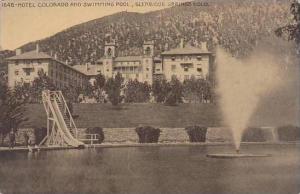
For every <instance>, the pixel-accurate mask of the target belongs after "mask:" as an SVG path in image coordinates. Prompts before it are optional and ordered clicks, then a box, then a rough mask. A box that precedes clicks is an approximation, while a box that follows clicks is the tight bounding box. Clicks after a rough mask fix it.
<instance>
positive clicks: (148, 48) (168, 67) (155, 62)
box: [7, 41, 212, 88]
mask: <svg viewBox="0 0 300 194" xmlns="http://www.w3.org/2000/svg"><path fill="white" fill-rule="evenodd" d="M117 53H118V52H117V44H116V42H114V41H112V42H106V43H105V47H104V54H103V57H102V58H101V59H99V60H98V61H97V63H96V64H95V65H91V64H85V65H75V66H69V65H67V64H66V63H63V62H61V61H59V60H57V59H56V57H52V56H50V55H48V54H46V53H44V52H40V51H39V49H38V46H37V49H36V50H34V51H30V52H26V53H20V51H17V52H16V56H13V57H10V58H8V59H7V61H8V84H9V86H10V87H14V86H15V85H16V84H18V83H23V84H31V83H32V82H33V80H34V79H35V78H36V77H38V72H39V71H41V70H43V72H45V73H46V75H47V76H49V77H50V79H51V80H52V81H53V83H54V85H55V86H57V87H58V88H63V87H69V86H75V87H84V85H85V84H86V83H87V81H90V82H91V83H93V82H94V80H95V77H96V76H97V75H98V74H100V73H101V74H103V75H104V76H105V77H106V78H110V77H113V76H115V75H116V74H117V73H118V72H119V73H121V74H122V76H123V78H124V80H125V81H128V80H135V79H137V80H138V81H140V82H147V83H149V84H152V83H153V80H154V79H156V78H165V79H166V80H168V81H170V80H171V79H172V77H176V78H177V79H179V80H180V81H184V80H185V79H190V78H192V77H194V78H196V79H207V78H208V76H209V73H210V67H211V63H212V53H211V52H209V51H208V50H207V48H206V44H205V43H202V44H201V47H192V46H184V44H183V42H181V44H180V47H178V48H175V49H171V50H169V51H165V52H163V53H161V55H160V56H154V41H145V42H144V44H143V54H142V55H139V56H118V54H117Z"/></svg>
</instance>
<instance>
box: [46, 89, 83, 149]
mask: <svg viewBox="0 0 300 194" xmlns="http://www.w3.org/2000/svg"><path fill="white" fill-rule="evenodd" d="M43 103H44V106H45V109H46V112H47V116H48V123H51V126H52V128H50V127H49V125H48V127H49V129H48V134H47V136H48V144H51V145H55V144H57V145H60V146H62V145H67V146H72V147H78V148H81V147H84V143H83V142H81V141H79V140H77V139H76V138H75V137H74V136H73V134H72V133H71V130H77V128H76V126H75V123H74V121H73V118H70V119H71V120H72V122H73V126H74V128H75V129H71V128H70V127H68V126H67V124H66V121H65V118H64V116H63V114H65V113H63V112H62V110H61V108H60V106H59V104H63V106H67V104H66V102H65V100H64V98H63V96H62V93H61V92H60V91H58V92H56V91H54V92H52V91H51V92H50V91H45V92H44V93H43ZM67 110H68V108H67ZM68 111H69V110H68ZM70 117H72V116H70ZM49 142H50V143H49Z"/></svg>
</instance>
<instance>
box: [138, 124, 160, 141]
mask: <svg viewBox="0 0 300 194" xmlns="http://www.w3.org/2000/svg"><path fill="white" fill-rule="evenodd" d="M135 132H136V133H137V135H138V137H139V143H157V142H158V139H159V135H160V132H161V130H160V129H158V128H154V127H151V126H143V127H137V128H136V129H135Z"/></svg>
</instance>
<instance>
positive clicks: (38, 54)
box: [6, 50, 86, 75]
mask: <svg viewBox="0 0 300 194" xmlns="http://www.w3.org/2000/svg"><path fill="white" fill-rule="evenodd" d="M26 59H28V60H30V59H31V60H32V59H52V60H55V61H57V62H59V63H60V64H62V65H64V66H67V67H68V68H70V69H73V70H74V71H77V72H79V73H81V74H85V73H84V72H82V71H79V70H77V69H76V68H74V67H72V66H70V65H67V64H65V63H64V62H62V61H59V60H57V59H55V58H53V57H51V56H50V55H48V54H46V53H44V52H37V51H36V50H33V51H29V52H26V53H23V54H20V55H16V56H13V57H9V58H6V60H26ZM85 75H86V74H85Z"/></svg>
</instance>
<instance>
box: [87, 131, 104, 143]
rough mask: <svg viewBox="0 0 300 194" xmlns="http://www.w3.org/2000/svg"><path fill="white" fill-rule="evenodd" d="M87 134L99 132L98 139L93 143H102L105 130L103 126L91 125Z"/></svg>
mask: <svg viewBox="0 0 300 194" xmlns="http://www.w3.org/2000/svg"><path fill="white" fill-rule="evenodd" d="M86 133H87V134H98V141H96V142H93V143H99V144H100V143H102V142H103V141H104V132H103V129H102V128H101V127H91V128H87V129H86Z"/></svg>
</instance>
